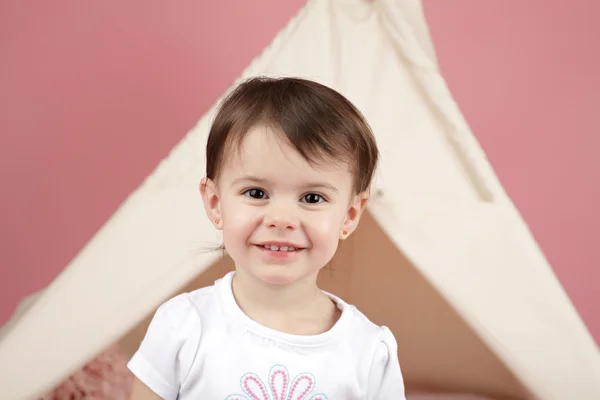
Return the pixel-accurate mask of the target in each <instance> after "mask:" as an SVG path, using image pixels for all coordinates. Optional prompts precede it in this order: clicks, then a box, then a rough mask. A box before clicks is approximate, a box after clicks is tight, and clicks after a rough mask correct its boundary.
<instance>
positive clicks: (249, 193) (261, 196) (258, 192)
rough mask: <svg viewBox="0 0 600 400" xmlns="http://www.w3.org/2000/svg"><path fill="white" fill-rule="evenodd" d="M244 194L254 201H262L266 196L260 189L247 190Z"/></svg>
mask: <svg viewBox="0 0 600 400" xmlns="http://www.w3.org/2000/svg"><path fill="white" fill-rule="evenodd" d="M244 194H245V195H246V196H250V197H252V198H253V199H256V200H263V199H264V198H265V196H266V193H265V191H264V190H261V189H248V190H246V191H245V192H244Z"/></svg>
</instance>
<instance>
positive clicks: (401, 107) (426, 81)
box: [0, 0, 600, 400]
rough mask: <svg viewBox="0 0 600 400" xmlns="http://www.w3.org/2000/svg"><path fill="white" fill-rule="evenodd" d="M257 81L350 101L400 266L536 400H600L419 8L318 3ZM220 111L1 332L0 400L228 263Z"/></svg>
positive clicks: (296, 21) (588, 347)
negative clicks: (286, 81) (208, 205)
mask: <svg viewBox="0 0 600 400" xmlns="http://www.w3.org/2000/svg"><path fill="white" fill-rule="evenodd" d="M254 75H275V76H281V75H294V76H302V77H306V78H310V79H314V80H317V81H319V82H321V83H324V84H326V85H329V86H331V87H333V88H335V89H337V90H339V91H340V92H341V93H343V94H344V95H346V96H347V97H348V98H349V99H350V100H351V101H353V102H354V103H355V104H356V105H357V106H358V107H359V108H360V109H361V110H362V111H363V112H364V114H365V115H366V117H367V119H368V120H369V122H370V124H371V125H372V127H373V129H374V132H375V134H376V137H377V141H378V143H379V146H380V148H381V151H382V159H381V164H380V167H379V170H378V173H377V176H376V180H375V183H374V187H373V195H374V196H373V199H372V201H371V203H370V206H369V215H370V216H372V218H373V219H374V221H375V222H374V224H376V225H377V226H379V227H380V228H381V230H383V232H384V233H385V235H386V236H387V238H388V239H389V240H390V241H391V243H393V244H394V245H395V246H396V248H397V249H398V254H400V252H401V253H402V254H403V255H404V256H405V257H406V258H407V259H408V260H409V261H410V263H411V264H412V265H414V267H415V268H416V269H417V270H418V272H419V276H420V277H421V279H424V280H425V281H427V283H428V284H429V285H431V287H433V288H434V289H435V290H436V291H437V293H438V294H439V295H440V296H441V298H443V299H444V300H445V301H446V302H447V303H448V304H449V305H450V306H451V308H452V309H453V310H454V312H456V314H457V315H458V316H459V317H460V318H462V320H463V321H464V322H465V323H466V325H467V326H468V327H469V328H470V330H472V332H474V334H475V335H476V336H475V337H477V338H478V339H480V340H481V342H482V343H483V344H484V345H485V346H486V347H487V348H488V349H489V351H490V354H493V355H494V356H495V357H497V359H498V360H500V362H501V363H502V365H504V366H505V367H506V369H507V370H508V371H510V373H512V374H513V375H514V376H515V378H516V380H518V381H519V382H520V384H522V385H523V388H524V390H525V391H526V392H528V393H529V394H530V395H531V398H538V399H543V400H564V399H582V400H585V399H590V400H591V399H597V398H600V353H599V351H598V348H597V346H596V344H595V343H594V341H593V339H592V338H591V336H590V334H589V332H588V331H587V330H586V328H585V325H584V324H583V322H582V321H581V319H580V317H579V316H578V314H577V312H576V310H575V309H574V307H573V305H572V304H571V302H570V301H569V299H568V297H567V295H566V294H565V292H564V291H563V289H562V287H561V286H560V284H559V282H558V281H557V279H556V277H555V276H554V275H553V273H552V270H551V268H550V267H549V265H548V263H547V262H546V260H545V258H544V257H543V254H542V253H541V251H540V250H539V248H538V246H537V245H536V243H535V241H534V239H533V238H532V236H531V234H530V233H529V231H528V229H527V227H526V225H525V224H524V222H523V220H522V219H521V217H520V215H519V214H518V212H517V210H516V209H515V207H514V206H513V204H512V203H511V201H510V199H509V198H508V196H507V195H506V194H505V192H504V190H503V188H502V185H501V183H500V182H499V180H498V179H497V177H496V176H495V174H494V172H493V170H492V168H491V166H490V165H489V163H488V162H487V160H486V158H485V154H484V153H483V151H482V149H481V148H480V147H479V145H478V144H477V142H476V140H475V138H474V136H473V135H472V133H471V132H470V130H469V127H468V126H467V124H466V122H465V121H464V119H463V117H462V115H461V113H460V111H459V109H458V107H457V106H456V104H455V103H454V102H453V100H452V97H451V95H450V93H449V91H448V89H447V87H446V84H445V82H444V79H443V77H442V76H441V74H440V72H439V70H438V68H437V64H436V60H435V54H434V50H433V45H432V43H431V41H430V39H429V35H428V30H427V26H426V23H425V20H424V18H423V14H422V10H421V5H420V2H419V1H416V0H376V1H374V2H372V3H370V2H366V1H362V0H310V1H308V3H307V4H306V6H305V7H304V8H303V9H302V10H301V11H300V12H299V13H298V14H297V15H296V16H295V17H294V18H293V19H292V20H291V21H290V22H289V24H288V25H287V26H286V27H285V28H284V29H283V30H282V31H281V32H280V33H279V34H278V35H277V36H276V37H275V39H274V40H273V42H272V43H271V44H270V45H269V46H268V47H267V48H266V49H265V50H264V52H263V53H262V54H261V55H260V56H258V57H257V58H256V59H255V60H254V61H252V63H251V64H250V65H249V66H248V67H247V69H246V70H245V71H244V73H243V74H242V76H241V77H240V79H244V78H247V77H250V76H254ZM213 114H214V108H213V109H211V110H210V111H209V112H208V113H207V114H205V115H204V116H203V117H202V118H201V119H200V121H199V123H198V124H197V126H196V127H194V129H192V131H191V132H190V133H189V134H188V135H187V136H186V138H185V139H184V140H183V141H182V142H181V143H180V144H179V145H178V146H176V147H175V148H174V149H173V150H172V152H171V154H170V155H169V156H168V157H167V158H166V159H165V160H164V161H163V162H161V163H160V165H158V166H157V168H156V170H155V171H154V172H153V173H152V174H151V175H150V176H149V177H148V178H147V179H146V181H145V182H144V183H143V184H142V185H141V186H140V187H139V188H138V189H137V190H136V191H135V192H133V193H132V194H131V196H130V197H129V198H128V199H127V200H126V201H125V202H124V203H123V204H122V206H121V207H120V209H119V210H118V211H117V212H116V213H115V214H114V215H113V216H112V217H111V218H110V219H109V220H108V221H107V222H106V224H105V225H104V226H103V227H102V228H101V229H100V230H99V231H98V233H97V234H96V235H95V237H94V238H93V239H92V240H91V241H90V242H89V243H88V245H87V246H86V247H85V248H84V249H83V250H82V251H81V252H80V253H79V254H78V255H77V257H75V259H74V260H73V261H72V262H71V263H70V264H69V265H68V266H67V268H66V269H65V270H64V272H63V273H62V274H61V275H60V276H59V277H58V278H57V279H56V280H55V281H54V282H52V284H51V285H50V286H49V287H48V288H46V289H45V290H44V291H43V292H42V293H40V294H39V296H38V297H37V298H36V299H35V300H33V301H31V302H29V303H28V304H27V306H26V307H24V308H23V312H21V313H20V314H19V315H17V316H15V318H14V319H13V320H12V321H11V322H10V324H9V325H7V327H6V328H5V329H4V330H3V331H2V337H1V338H0V376H2V383H1V384H0V398H2V399H33V398H35V397H36V396H38V395H40V394H41V393H43V392H45V391H47V390H49V389H50V388H51V387H53V386H54V385H56V384H58V383H60V381H61V380H62V379H64V378H65V377H66V376H67V375H68V374H69V373H70V372H72V371H74V370H75V369H77V368H78V367H80V366H81V365H82V364H83V363H85V362H86V361H87V360H89V359H90V358H92V357H93V356H95V355H96V354H97V353H98V352H100V351H101V350H102V349H103V348H104V347H106V346H108V345H109V344H111V343H113V342H114V341H116V340H118V339H119V338H120V337H122V335H124V334H125V333H127V332H128V331H129V330H130V329H132V328H133V327H134V326H136V325H137V324H138V323H139V322H140V321H141V320H142V319H143V318H144V317H145V316H146V315H148V314H149V313H150V312H151V311H152V310H154V309H156V307H157V306H158V305H159V304H160V303H162V302H163V301H164V300H166V299H167V298H168V297H170V296H171V295H172V294H173V293H174V292H175V291H177V290H178V289H179V288H181V287H182V286H184V285H185V284H186V283H188V282H190V281H191V280H192V279H193V278H194V277H196V276H197V275H198V272H199V271H201V270H205V269H208V268H209V267H210V266H211V265H213V264H214V263H215V262H216V261H217V260H218V259H219V258H220V254H218V253H209V252H202V251H198V249H199V248H202V247H203V246H210V245H212V244H216V243H218V240H219V238H218V236H216V233H215V231H214V229H213V227H212V225H211V224H210V223H209V221H208V220H207V219H206V216H205V215H204V211H203V209H202V207H201V204H200V201H201V200H200V198H199V195H198V190H197V188H198V182H199V180H200V178H201V177H202V176H203V170H204V160H203V159H202V151H201V149H202V148H203V147H204V145H205V140H206V137H207V133H208V129H209V126H210V123H211V118H212V116H213ZM355 247H356V250H355V251H357V252H359V253H356V254H360V251H361V243H360V242H355ZM365 251H366V250H365ZM363 257H364V255H363ZM397 257H398V264H400V261H401V260H400V256H399V255H398V256H397ZM388 262H390V265H393V263H394V261H389V260H388ZM348 279H353V278H348ZM355 279H358V278H355ZM386 280H388V281H389V278H387V277H386V276H385V274H382V275H380V276H375V277H372V282H371V283H370V286H369V288H370V290H373V291H375V292H377V287H378V286H377V285H378V282H379V285H383V284H384V283H386V284H389V282H386ZM350 286H353V287H354V288H357V289H356V290H358V291H360V290H363V289H362V287H361V286H360V282H358V283H356V282H355V283H353V285H350ZM383 297H385V296H383ZM377 306H378V309H379V310H383V311H382V315H389V316H394V315H395V314H394V309H395V307H396V306H397V304H393V303H390V302H385V301H382V302H381V303H380V304H377ZM418 312H420V313H424V314H427V313H428V312H429V310H428V309H423V310H419V311H418ZM390 318H392V317H390ZM383 322H387V321H383ZM391 322H393V321H391ZM400 325H401V322H400V323H397V324H396V326H400ZM438 330H439V332H440V339H443V338H444V326H441V327H440V328H439V329H438ZM415 334H416V335H417V337H418V332H417V333H415ZM400 351H402V349H400ZM421 362H422V363H423V364H426V363H427V360H422V361H421ZM475 362H476V361H475ZM401 363H402V365H403V368H404V369H406V368H408V369H409V370H410V366H407V365H406V364H405V363H403V362H402V359H401ZM416 368H421V369H422V368H423V367H422V366H421V365H419V366H418V367H416ZM432 379H433V377H432ZM425 383H426V382H425ZM407 384H410V376H409V377H408V378H407ZM419 384H423V382H419ZM482 387H483V386H482Z"/></svg>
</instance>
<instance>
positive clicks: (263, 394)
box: [242, 375, 269, 400]
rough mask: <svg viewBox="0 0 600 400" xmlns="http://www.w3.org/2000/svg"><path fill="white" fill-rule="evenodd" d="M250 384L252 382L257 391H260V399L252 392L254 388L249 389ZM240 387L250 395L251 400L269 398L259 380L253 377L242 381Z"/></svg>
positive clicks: (247, 377) (267, 399) (265, 399)
mask: <svg viewBox="0 0 600 400" xmlns="http://www.w3.org/2000/svg"><path fill="white" fill-rule="evenodd" d="M251 382H254V383H255V384H256V386H258V388H257V389H258V390H259V391H260V395H262V397H260V396H259V395H258V394H256V392H255V391H254V390H253V389H255V388H251V387H250V384H251ZM242 387H243V388H244V390H245V391H246V393H248V394H249V395H250V397H252V400H269V396H268V394H267V389H266V388H265V386H264V385H263V383H262V382H261V380H260V379H259V378H258V377H257V376H255V375H248V376H246V377H245V378H244V379H243V380H242Z"/></svg>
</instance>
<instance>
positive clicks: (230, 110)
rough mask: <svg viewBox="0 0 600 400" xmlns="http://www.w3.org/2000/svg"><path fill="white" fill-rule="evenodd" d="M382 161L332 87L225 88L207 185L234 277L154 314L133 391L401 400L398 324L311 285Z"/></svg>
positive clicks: (275, 82)
mask: <svg viewBox="0 0 600 400" xmlns="http://www.w3.org/2000/svg"><path fill="white" fill-rule="evenodd" d="M377 158H378V150H377V146H376V143H375V140H374V137H373V134H372V132H371V130H370V128H369V126H368V125H367V123H366V121H365V120H364V118H363V116H362V115H361V114H360V112H359V111H358V110H357V109H356V108H355V107H354V106H353V105H352V104H351V103H350V102H349V101H348V100H347V99H345V98H344V97H343V96H342V95H340V94H339V93H338V92H336V91H334V90H332V89H330V88H328V87H325V86H323V85H321V84H318V83H315V82H312V81H308V80H304V79H295V78H280V79H274V78H254V79H250V80H248V81H246V82H244V83H242V84H241V85H239V86H238V87H237V88H236V89H235V90H234V91H233V92H232V93H231V94H229V96H227V98H226V99H225V100H224V101H223V103H222V104H221V106H220V108H219V110H218V113H217V115H216V117H215V120H214V123H213V125H212V127H211V130H210V134H209V137H208V143H207V147H206V161H207V165H206V177H205V178H204V179H203V180H202V181H201V184H200V193H201V195H202V199H203V202H204V207H205V209H206V213H207V215H208V217H209V218H210V220H211V221H212V224H213V225H214V226H215V228H216V229H218V230H220V231H222V234H223V240H224V247H225V249H226V250H227V252H228V254H229V255H230V256H231V258H232V260H233V261H234V263H235V272H231V273H228V274H226V275H225V276H224V277H222V278H221V279H219V280H217V281H216V282H215V283H214V285H212V286H210V287H205V288H201V289H198V290H195V291H192V292H190V293H185V294H181V295H179V296H176V297H174V298H172V299H170V300H168V301H167V302H165V303H164V304H163V305H161V306H160V307H159V308H158V310H157V311H156V313H155V315H154V318H153V320H152V322H151V324H150V326H149V328H148V331H147V333H146V336H145V338H144V340H143V342H142V343H141V346H140V348H139V350H138V351H137V352H136V354H135V355H134V356H133V358H132V359H131V360H130V362H129V364H128V366H129V368H130V369H131V371H132V372H133V373H134V375H135V376H136V378H135V383H134V385H133V392H132V395H131V399H132V400H150V399H166V400H175V399H179V400H199V399H202V400H204V399H207V400H213V399H214V400H225V399H227V400H242V399H245V400H248V399H252V400H291V399H294V400H325V399H337V400H358V399H360V400H364V399H368V400H374V399H377V400H392V399H394V400H402V399H404V398H405V397H404V383H403V379H402V374H401V371H400V366H399V363H398V357H397V345H396V341H395V338H394V336H393V335H392V333H391V331H390V330H389V329H388V328H387V327H385V326H377V325H375V324H374V323H372V322H371V321H370V320H369V319H367V318H366V317H365V316H364V315H363V314H362V313H360V311H358V310H357V309H356V308H355V307H354V306H352V305H350V304H347V303H345V302H344V301H343V300H342V299H340V298H338V297H336V296H335V295H333V294H330V293H326V292H324V291H322V290H321V289H319V287H318V286H317V276H318V274H319V271H320V270H321V269H322V268H323V267H324V266H325V265H327V264H328V263H329V261H330V260H331V259H332V257H333V256H334V254H335V252H336V249H337V247H338V243H339V241H340V240H344V239H346V238H348V236H350V235H351V234H352V232H354V230H355V229H356V228H357V226H358V222H359V220H360V217H361V215H362V213H363V211H364V210H365V206H366V204H367V200H368V197H369V196H368V192H369V186H370V183H371V179H372V176H373V172H374V169H375V166H376V164H377ZM365 267H366V268H368V266H365Z"/></svg>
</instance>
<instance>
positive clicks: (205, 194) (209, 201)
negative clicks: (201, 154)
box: [200, 178, 223, 230]
mask: <svg viewBox="0 0 600 400" xmlns="http://www.w3.org/2000/svg"><path fill="white" fill-rule="evenodd" d="M200 194H201V195H202V201H203V202H204V209H205V210H206V215H207V216H208V219H210V220H211V222H212V223H213V225H214V226H215V228H217V229H219V230H221V228H222V226H223V218H222V215H221V202H220V199H219V194H218V191H217V185H216V184H215V183H214V182H213V181H212V180H211V179H208V178H202V180H201V181H200Z"/></svg>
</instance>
